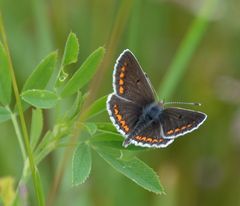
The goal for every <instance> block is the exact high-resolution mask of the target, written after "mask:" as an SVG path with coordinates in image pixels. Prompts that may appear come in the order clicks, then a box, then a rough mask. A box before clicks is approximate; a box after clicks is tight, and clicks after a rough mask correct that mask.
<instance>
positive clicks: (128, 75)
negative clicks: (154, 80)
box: [113, 50, 155, 106]
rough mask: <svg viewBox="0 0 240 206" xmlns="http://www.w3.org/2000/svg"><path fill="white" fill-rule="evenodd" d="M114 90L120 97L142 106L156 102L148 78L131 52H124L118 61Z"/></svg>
mask: <svg viewBox="0 0 240 206" xmlns="http://www.w3.org/2000/svg"><path fill="white" fill-rule="evenodd" d="M113 89H114V92H115V94H117V95H118V96H120V97H123V98H125V99H128V100H130V101H132V102H135V103H136V104H138V105H141V106H145V105H147V104H149V103H152V102H154V100H155V97H154V92H153V89H152V86H151V84H150V82H149V80H148V78H147V77H146V75H145V74H144V72H143V71H142V69H141V67H140V65H139V63H138V61H137V59H136V57H135V56H134V55H133V54H132V52H130V51H129V50H124V51H123V52H122V54H121V55H120V56H119V58H118V59H117V62H116V64H115V67H114V73H113Z"/></svg>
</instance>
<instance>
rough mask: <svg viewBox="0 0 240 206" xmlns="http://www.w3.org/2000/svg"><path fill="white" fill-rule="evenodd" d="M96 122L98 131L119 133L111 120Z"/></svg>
mask: <svg viewBox="0 0 240 206" xmlns="http://www.w3.org/2000/svg"><path fill="white" fill-rule="evenodd" d="M95 124H96V125H97V128H98V131H102V132H107V133H113V134H119V133H118V131H117V130H116V127H114V126H113V124H112V123H110V122H95Z"/></svg>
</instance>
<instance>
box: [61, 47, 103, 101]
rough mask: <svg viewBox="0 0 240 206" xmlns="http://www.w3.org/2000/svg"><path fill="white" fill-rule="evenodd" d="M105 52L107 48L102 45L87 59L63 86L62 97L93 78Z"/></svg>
mask: <svg viewBox="0 0 240 206" xmlns="http://www.w3.org/2000/svg"><path fill="white" fill-rule="evenodd" d="M104 52H105V49H104V48H103V47H100V48H98V49H97V50H95V51H94V52H93V53H92V54H91V55H90V56H89V57H88V58H87V59H86V60H85V62H84V63H83V64H82V65H81V67H80V68H79V69H78V70H77V71H76V72H75V74H74V75H73V76H72V78H71V79H70V80H69V81H68V82H67V84H66V85H65V87H64V88H63V91H62V94H61V96H62V97H65V96H70V95H72V94H74V93H76V92H77V91H78V90H79V89H81V88H82V87H83V86H85V85H86V84H87V83H88V82H89V81H90V80H91V78H92V77H93V75H94V74H95V72H96V70H97V67H98V65H99V64H100V62H101V60H102V58H103V55H104Z"/></svg>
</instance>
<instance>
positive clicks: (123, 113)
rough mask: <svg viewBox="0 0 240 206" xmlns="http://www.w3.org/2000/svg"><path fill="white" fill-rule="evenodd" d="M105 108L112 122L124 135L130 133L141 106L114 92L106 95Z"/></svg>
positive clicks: (139, 113)
mask: <svg viewBox="0 0 240 206" xmlns="http://www.w3.org/2000/svg"><path fill="white" fill-rule="evenodd" d="M107 110H108V113H109V116H110V118H111V121H112V123H113V124H114V125H115V127H116V128H117V130H118V131H119V132H120V133H122V134H123V135H124V136H125V137H127V136H128V134H129V133H131V131H132V130H133V128H134V127H135V124H136V122H137V121H138V119H139V116H140V115H141V107H139V106H138V105H136V104H135V103H133V102H131V101H129V100H126V99H123V98H121V97H119V96H117V95H115V94H110V95H109V96H108V101H107Z"/></svg>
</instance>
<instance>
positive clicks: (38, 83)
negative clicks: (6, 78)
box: [23, 52, 57, 91]
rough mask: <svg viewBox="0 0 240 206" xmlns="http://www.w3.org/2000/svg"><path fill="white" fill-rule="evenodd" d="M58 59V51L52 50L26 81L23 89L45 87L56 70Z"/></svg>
mask: <svg viewBox="0 0 240 206" xmlns="http://www.w3.org/2000/svg"><path fill="white" fill-rule="evenodd" d="M56 61H57V52H52V53H51V54H49V55H48V56H47V57H46V58H44V59H43V60H42V61H41V62H40V64H39V65H38V66H37V67H36V69H35V70H34V71H33V72H32V74H31V75H30V76H29V78H28V79H27V81H26V82H25V84H24V86H23V91H26V90H29V89H45V87H46V86H47V84H48V82H49V80H50V78H51V76H52V73H53V71H54V68H55V65H56Z"/></svg>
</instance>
